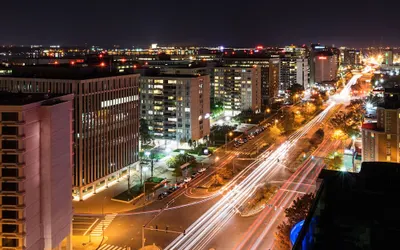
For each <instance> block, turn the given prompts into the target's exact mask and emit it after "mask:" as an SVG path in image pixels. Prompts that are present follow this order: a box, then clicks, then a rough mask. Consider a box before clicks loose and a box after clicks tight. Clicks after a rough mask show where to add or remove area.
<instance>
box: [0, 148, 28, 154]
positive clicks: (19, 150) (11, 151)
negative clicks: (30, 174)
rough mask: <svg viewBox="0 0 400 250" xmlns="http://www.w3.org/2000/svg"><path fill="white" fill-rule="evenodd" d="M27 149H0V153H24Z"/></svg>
mask: <svg viewBox="0 0 400 250" xmlns="http://www.w3.org/2000/svg"><path fill="white" fill-rule="evenodd" d="M25 151H26V150H25V149H4V148H2V149H0V153H17V154H19V153H24V152H25Z"/></svg>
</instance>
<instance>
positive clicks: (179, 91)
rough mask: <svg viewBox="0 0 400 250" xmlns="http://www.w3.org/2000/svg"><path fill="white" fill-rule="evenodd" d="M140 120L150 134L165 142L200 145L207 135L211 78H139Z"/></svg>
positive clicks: (196, 76)
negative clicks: (145, 124) (196, 143)
mask: <svg viewBox="0 0 400 250" xmlns="http://www.w3.org/2000/svg"><path fill="white" fill-rule="evenodd" d="M140 96H141V118H144V119H146V120H147V122H148V125H149V130H150V132H151V134H153V135H154V137H155V138H157V139H163V140H165V143H167V141H172V142H173V141H177V142H178V143H179V142H188V141H189V140H191V141H196V142H202V141H203V139H204V138H206V137H208V136H209V134H210V77H209V76H208V75H204V76H201V75H154V76H141V77H140Z"/></svg>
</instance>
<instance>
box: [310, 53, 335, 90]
mask: <svg viewBox="0 0 400 250" xmlns="http://www.w3.org/2000/svg"><path fill="white" fill-rule="evenodd" d="M314 64H315V72H314V73H315V75H314V77H315V82H316V83H329V82H333V81H335V80H336V79H337V72H338V57H337V55H336V54H334V53H332V52H330V51H328V52H319V53H317V54H316V55H315V57H314Z"/></svg>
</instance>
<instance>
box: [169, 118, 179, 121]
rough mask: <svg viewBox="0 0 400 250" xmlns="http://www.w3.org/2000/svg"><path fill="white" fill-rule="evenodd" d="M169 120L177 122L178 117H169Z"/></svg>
mask: <svg viewBox="0 0 400 250" xmlns="http://www.w3.org/2000/svg"><path fill="white" fill-rule="evenodd" d="M168 121H170V122H176V121H177V119H176V118H168Z"/></svg>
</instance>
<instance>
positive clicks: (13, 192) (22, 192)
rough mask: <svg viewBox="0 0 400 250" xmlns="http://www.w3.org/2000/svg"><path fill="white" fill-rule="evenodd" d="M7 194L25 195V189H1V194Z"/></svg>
mask: <svg viewBox="0 0 400 250" xmlns="http://www.w3.org/2000/svg"><path fill="white" fill-rule="evenodd" d="M7 195H17V196H22V195H25V190H21V191H5V190H1V191H0V196H7Z"/></svg>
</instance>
